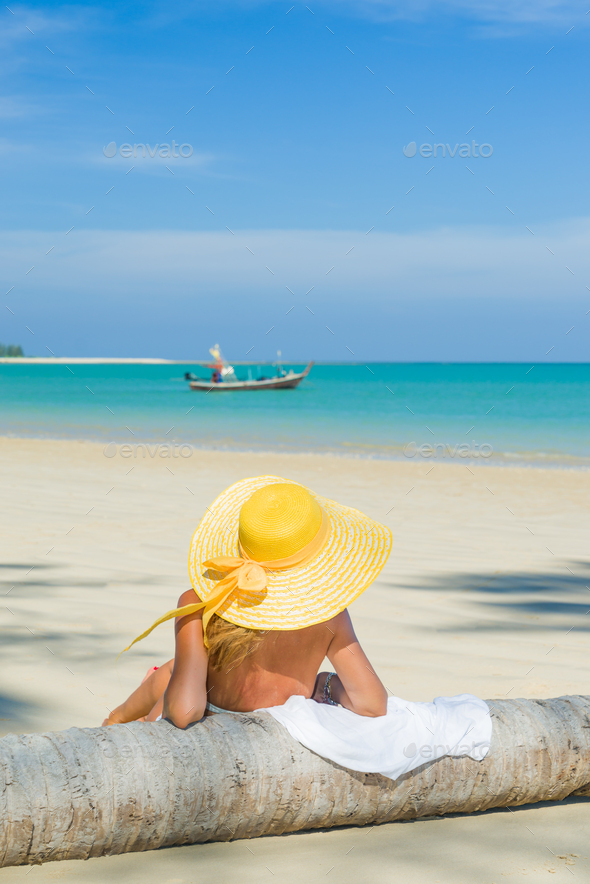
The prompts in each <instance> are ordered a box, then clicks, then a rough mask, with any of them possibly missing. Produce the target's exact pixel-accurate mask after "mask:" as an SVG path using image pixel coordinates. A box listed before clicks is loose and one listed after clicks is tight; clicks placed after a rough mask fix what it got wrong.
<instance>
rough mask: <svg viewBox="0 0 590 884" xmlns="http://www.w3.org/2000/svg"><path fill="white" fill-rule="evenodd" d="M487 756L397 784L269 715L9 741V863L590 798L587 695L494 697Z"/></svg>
mask: <svg viewBox="0 0 590 884" xmlns="http://www.w3.org/2000/svg"><path fill="white" fill-rule="evenodd" d="M490 706H491V707H492V717H493V725H494V729H493V737H492V747H491V750H490V753H489V754H488V756H487V758H486V759H485V760H484V761H482V762H476V761H472V760H471V759H470V758H449V757H445V758H442V759H440V760H439V761H435V762H431V763H426V764H424V765H422V767H420V768H418V769H417V770H415V771H413V772H412V773H410V774H407V775H405V776H403V777H401V778H400V779H399V780H397V781H395V782H392V781H391V780H389V779H387V778H386V777H382V776H380V775H378V774H362V773H355V772H354V771H350V770H346V769H344V768H341V767H338V765H336V764H333V763H332V762H330V761H326V760H325V759H323V758H320V757H319V756H318V755H315V754H314V753H313V752H310V751H309V750H308V749H305V748H304V747H303V746H301V745H300V744H299V743H297V742H296V741H295V740H294V739H293V738H292V737H290V736H289V734H288V733H287V731H286V730H285V729H284V728H283V727H282V726H281V725H279V724H278V723H277V722H276V721H275V720H274V719H273V718H272V717H271V716H270V715H269V714H268V713H257V714H251V715H247V716H246V715H244V716H235V715H215V716H212V717H211V718H208V719H206V720H205V721H204V722H203V723H202V724H197V725H195V726H193V727H191V728H189V729H188V730H186V731H181V730H177V729H176V728H174V727H172V725H170V724H169V723H168V722H165V721H162V722H158V723H153V724H140V723H137V722H134V723H132V724H128V725H115V726H114V727H109V728H102V727H100V728H86V729H80V728H71V729H70V730H67V731H62V732H58V733H47V734H24V735H21V736H17V735H9V736H6V737H4V738H3V739H1V740H0V763H1V765H2V767H3V769H4V773H5V785H4V786H3V787H2V794H1V796H0V819H1V820H2V833H1V835H0V865H1V866H10V865H19V864H24V863H40V862H46V861H49V860H60V859H87V858H88V857H91V856H104V855H108V854H118V853H126V852H128V851H136V850H151V849H155V848H157V847H165V846H170V845H173V844H175V845H177V844H194V843H197V842H203V841H228V840H231V839H234V838H254V837H257V836H259V835H269V834H280V833H283V832H294V831H297V830H301V829H317V828H324V827H330V826H341V825H365V824H368V823H371V824H375V823H384V822H389V821H392V820H408V819H414V818H416V817H420V816H429V815H432V814H444V813H457V812H462V813H470V812H473V811H479V810H485V809H487V808H491V807H502V806H509V805H513V806H514V805H517V804H525V803H530V802H535V801H543V800H547V799H552V800H556V799H561V798H565V797H566V796H568V795H572V794H578V795H580V794H584V795H590V696H583V697H582V696H575V697H560V698H559V699H555V700H494V701H491V702H490Z"/></svg>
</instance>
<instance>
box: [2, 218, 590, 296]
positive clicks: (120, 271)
mask: <svg viewBox="0 0 590 884" xmlns="http://www.w3.org/2000/svg"><path fill="white" fill-rule="evenodd" d="M589 240H590V219H588V218H582V219H575V220H571V221H569V222H567V223H563V224H561V225H552V226H550V227H549V226H548V227H546V228H540V227H539V228H538V229H536V230H535V235H534V236H531V234H530V233H529V232H528V231H527V230H522V232H521V231H520V230H519V231H515V230H514V229H507V228H491V227H466V228H459V227H457V228H441V229H437V230H432V231H424V232H419V233H407V234H389V233H378V232H372V233H371V234H370V235H369V236H367V235H365V233H364V232H359V231H313V230H312V231H302V230H252V231H234V234H233V235H232V234H231V233H230V232H229V231H225V232H215V233H207V232H190V231H170V230H165V231H164V230H162V231H153V230H152V231H104V230H88V231H79V230H75V231H73V232H72V233H71V234H70V235H69V236H68V237H67V239H66V238H65V237H64V234H63V233H61V232H60V233H58V234H49V233H39V232H28V231H20V232H14V233H12V232H3V233H2V234H1V235H0V257H1V263H2V264H3V265H4V268H5V275H4V279H5V280H6V282H7V283H8V285H7V288H8V287H9V285H11V284H12V283H14V282H15V281H18V280H19V278H22V277H23V274H24V272H25V271H26V270H28V268H29V267H30V266H31V264H35V266H36V271H35V274H34V275H31V276H29V277H27V280H26V286H27V287H33V288H34V287H35V285H36V282H35V280H37V281H38V282H39V284H40V285H42V286H43V287H50V288H52V289H54V290H56V291H60V292H65V291H68V290H76V291H82V290H85V291H92V292H94V291H101V292H105V293H109V292H110V293H113V294H114V295H116V296H117V297H119V295H120V293H121V292H125V293H126V294H127V296H128V297H129V298H130V299H131V300H133V299H134V298H135V297H136V295H138V293H139V292H141V298H142V299H143V298H146V297H147V298H148V299H149V298H152V297H157V293H159V292H161V291H163V290H168V291H174V292H175V293H176V295H175V297H178V298H179V299H181V300H182V298H184V297H188V296H191V297H192V296H193V294H194V293H195V292H197V291H198V292H205V291H215V292H218V293H224V297H226V298H228V299H229V300H230V301H239V300H240V299H241V298H242V297H243V292H245V291H248V292H251V291H256V292H257V293H258V294H259V296H260V297H263V298H272V297H274V296H275V295H276V294H277V293H280V294H281V295H283V294H284V293H285V290H286V288H285V287H286V286H289V288H290V289H292V290H293V291H294V292H295V294H296V295H303V294H304V293H305V292H306V291H307V290H308V289H310V287H311V286H314V287H315V288H314V293H313V294H312V295H311V296H310V297H311V299H313V298H315V297H320V298H328V299H329V300H333V299H341V298H347V299H352V300H354V299H356V298H358V297H359V296H362V298H363V299H364V301H365V302H367V303H369V302H375V303H381V304H387V303H394V302H398V303H399V302H401V303H403V302H404V301H405V300H407V299H418V300H420V301H432V302H435V301H440V300H444V299H447V300H452V301H454V302H457V301H473V300H483V299H489V300H491V301H494V300H497V299H501V298H504V297H510V298H515V299H517V300H520V301H528V300H530V299H535V300H536V301H538V300H539V299H541V300H546V301H551V300H552V299H559V298H563V297H570V298H572V299H577V298H582V297H587V296H588V292H587V291H586V288H585V286H586V285H588V284H590V250H589V249H588V242H589ZM47 243H49V245H55V249H54V251H53V252H52V253H51V254H50V256H48V257H47V258H46V257H45V256H44V252H45V251H46V250H47V248H49V245H47ZM546 246H549V248H550V249H551V250H552V252H553V253H555V254H552V253H551V252H550V251H549V250H548V249H547V248H546ZM351 247H354V248H352V251H349V250H350V249H351ZM249 250H251V251H249ZM347 252H348V255H347V254H346V253H347ZM252 253H253V254H252ZM567 267H569V268H570V270H571V271H573V274H574V275H573V274H572V273H571V272H570V271H568V269H567ZM332 268H333V269H332ZM7 271H8V273H7ZM22 283H25V280H24V279H21V284H22ZM105 296H106V297H109V296H108V294H107V295H105Z"/></svg>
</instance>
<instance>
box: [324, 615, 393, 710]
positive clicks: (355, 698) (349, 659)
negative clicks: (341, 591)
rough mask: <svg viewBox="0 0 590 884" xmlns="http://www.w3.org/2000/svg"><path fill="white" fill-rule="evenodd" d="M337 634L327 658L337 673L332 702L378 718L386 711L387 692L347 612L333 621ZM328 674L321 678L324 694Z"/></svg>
mask: <svg viewBox="0 0 590 884" xmlns="http://www.w3.org/2000/svg"><path fill="white" fill-rule="evenodd" d="M330 629H331V630H332V631H333V632H334V636H333V638H332V641H331V642H330V646H329V648H328V651H327V654H326V656H327V657H328V660H329V661H330V663H331V664H332V666H333V667H334V669H335V670H336V676H335V677H333V678H332V680H331V682H330V692H331V694H332V697H333V699H334V700H335V701H336V702H337V703H340V705H341V706H344V707H345V708H346V709H350V710H351V712H356V713H357V715H367V716H371V717H377V716H379V715H385V714H386V712H387V690H386V689H385V687H384V686H383V684H382V682H381V681H380V679H379V678H378V676H377V675H376V673H375V671H374V669H373V667H372V666H371V664H370V663H369V660H368V658H367V656H366V654H365V652H364V651H363V649H362V648H361V646H360V644H359V642H358V639H357V637H356V635H355V633H354V629H353V627H352V622H351V619H350V615H349V613H348V611H346V610H345V611H342V613H341V614H338V616H337V617H334V619H333V620H331V621H330ZM326 676H327V673H326V674H325V675H324V673H321V677H318V683H317V688H316V693H318V694H319V693H320V689H321V692H322V694H323V689H324V684H325V681H326Z"/></svg>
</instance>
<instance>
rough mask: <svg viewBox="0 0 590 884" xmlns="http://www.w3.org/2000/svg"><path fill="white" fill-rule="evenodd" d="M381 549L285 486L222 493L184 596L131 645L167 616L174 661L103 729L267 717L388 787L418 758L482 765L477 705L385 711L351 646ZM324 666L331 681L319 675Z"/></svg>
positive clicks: (273, 482)
mask: <svg viewBox="0 0 590 884" xmlns="http://www.w3.org/2000/svg"><path fill="white" fill-rule="evenodd" d="M391 543H392V538H391V532H390V531H389V529H388V528H386V527H385V526H383V525H380V524H378V523H376V522H373V521H372V520H371V519H369V518H367V517H366V516H364V515H363V514H362V513H359V512H358V511H357V510H354V509H351V508H350V507H345V506H342V505H340V504H338V503H336V502H335V501H332V500H327V499H326V498H322V497H319V496H318V495H315V494H313V493H312V492H310V491H309V490H308V489H306V488H304V487H303V486H302V485H299V484H296V483H294V482H287V481H285V480H284V479H279V478H277V477H274V476H261V477H258V478H255V479H244V480H243V481H241V482H238V483H237V484H236V485H233V486H231V487H230V488H228V489H227V490H226V491H225V492H224V493H223V494H222V495H221V496H220V497H218V498H217V500H216V501H215V502H214V503H213V504H212V506H211V508H210V509H208V512H207V514H206V515H205V517H204V518H203V520H202V521H201V523H200V525H199V527H198V528H197V530H196V531H195V534H194V535H193V538H192V541H191V547H190V553H189V572H190V577H191V583H192V586H193V589H192V590H188V591H187V592H184V593H183V594H182V595H181V596H180V599H179V601H178V608H176V609H174V610H173V611H169V612H168V613H167V614H165V615H164V616H163V617H161V618H160V619H159V620H157V621H156V622H155V623H154V624H153V626H151V627H150V629H148V630H147V631H146V632H144V633H143V634H142V635H141V636H139V638H137V639H135V641H134V642H133V643H132V644H135V642H136V641H139V640H140V639H142V638H144V637H145V636H146V635H148V634H149V633H150V632H151V631H152V629H154V628H155V627H156V626H157V625H159V624H160V623H163V622H164V621H165V620H169V619H171V618H173V617H174V618H176V624H175V636H176V647H175V654H174V659H173V660H169V661H168V662H167V663H166V664H164V665H163V666H162V667H160V668H157V667H154V668H153V669H152V670H150V671H149V672H148V675H147V676H146V678H145V679H144V681H143V683H142V684H141V685H140V687H139V688H137V690H136V691H134V693H133V694H131V696H130V697H129V698H128V699H127V700H126V701H125V702H124V703H122V704H121V706H118V707H117V708H116V709H114V710H113V711H112V712H111V713H110V715H109V717H108V719H106V721H105V722H104V724H119V723H124V722H128V721H134V720H144V721H155V720H158V719H160V718H162V717H164V718H166V719H167V720H168V721H170V722H171V723H172V724H174V725H175V726H176V727H179V728H186V727H187V726H188V725H190V724H192V723H194V722H198V721H200V720H201V719H202V718H203V716H204V715H206V714H215V713H219V712H230V713H245V712H253V711H254V710H260V709H266V710H268V711H269V712H270V713H271V714H272V715H273V716H274V717H275V718H276V719H277V720H278V721H280V722H281V723H282V724H284V726H285V727H287V729H288V730H289V731H290V733H291V734H292V735H293V736H295V737H296V738H297V739H298V740H299V741H300V742H302V743H303V744H304V745H307V746H308V747H309V748H311V749H314V751H317V752H319V754H323V755H325V756H326V757H331V758H332V759H333V760H335V761H338V763H341V764H345V765H346V766H349V767H353V768H354V769H356V770H369V771H381V772H383V773H386V775H388V776H398V775H399V773H400V772H404V771H406V770H411V769H412V767H416V766H418V765H419V764H420V763H422V760H421V758H420V757H418V756H419V755H420V751H421V750H423V749H424V747H425V746H426V747H427V749H429V751H430V749H432V752H433V753H434V754H433V756H432V757H440V756H441V755H444V754H458V755H464V754H469V755H471V757H473V758H481V757H483V756H484V755H485V754H486V751H487V748H486V747H485V745H484V743H486V741H487V743H488V744H489V737H490V736H491V722H490V717H489V710H488V708H487V706H486V704H485V703H484V702H483V701H482V700H478V699H477V698H476V697H472V696H471V695H468V694H462V695H460V696H459V697H456V698H439V699H438V700H436V701H434V703H430V704H426V703H406V702H405V701H403V700H399V699H397V698H393V697H392V698H390V699H389V700H388V699H387V691H386V689H385V687H384V686H383V684H382V683H381V681H380V680H379V678H378V676H377V675H376V673H375V672H374V670H373V667H372V666H371V664H370V663H369V660H368V659H367V657H366V655H365V653H364V651H363V649H362V648H361V646H360V644H359V642H358V640H357V638H356V635H355V633H354V629H353V627H352V623H351V620H350V616H349V614H348V610H347V606H348V605H349V604H350V603H351V602H352V601H354V599H356V598H357V597H358V596H359V595H360V594H361V593H362V592H363V591H364V590H365V589H366V588H367V587H368V586H369V585H370V584H371V583H372V582H373V580H374V579H375V577H376V576H377V574H379V572H380V571H381V570H382V568H383V566H384V564H385V562H386V560H387V557H388V556H389V553H390V550H391ZM130 647H131V645H130ZM126 650H128V648H126ZM326 657H327V658H328V660H329V661H330V663H331V664H332V666H333V667H334V670H335V672H331V673H328V672H320V673H319V675H318V669H319V668H320V666H321V664H322V661H323V660H324V659H325V658H326ZM312 701H315V702H312ZM318 704H321V708H322V709H325V712H321V713H320V711H319V710H320V706H318ZM437 704H438V705H437ZM336 706H338V707H342V708H338V709H334V708H329V707H336ZM363 721H364V722H365V724H364V725H363V724H362V722H363ZM371 722H373V724H371ZM470 732H473V739H472V740H471V745H468V744H466V745H464V746H460V745H459V744H460V741H461V739H462V738H463V737H465V736H466V735H467V734H469V733H470ZM327 747H328V748H327ZM329 747H332V748H329ZM412 747H413V748H412ZM474 747H475V748H474ZM361 756H362V757H361ZM422 758H424V755H423V754H422ZM372 765H373V766H372Z"/></svg>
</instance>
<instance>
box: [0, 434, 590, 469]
mask: <svg viewBox="0 0 590 884" xmlns="http://www.w3.org/2000/svg"><path fill="white" fill-rule="evenodd" d="M8 440H10V441H16V442H19V441H22V442H25V441H26V442H31V441H39V442H65V443H68V442H71V443H82V444H87V445H99V446H102V447H103V449H104V448H106V447H108V446H110V445H117V446H118V447H122V446H124V445H130V446H135V447H137V446H142V445H143V446H155V445H162V444H166V445H171V444H176V445H189V446H190V447H191V448H192V449H193V451H198V452H201V453H203V454H228V455H229V454H237V455H239V454H244V455H248V454H251V455H263V456H285V457H299V456H302V457H306V456H307V457H335V458H338V459H341V460H345V461H347V460H351V461H367V462H377V463H408V464H411V463H414V464H424V465H425V466H428V465H431V466H436V465H437V464H440V465H442V464H444V465H447V466H457V467H468V468H471V467H477V468H481V469H487V468H490V467H505V468H507V469H513V468H517V469H518V468H523V469H546V470H568V471H571V470H578V471H580V472H588V471H590V458H580V457H576V456H574V455H570V456H565V455H555V456H552V455H544V454H536V455H534V454H533V456H531V457H526V455H518V454H512V453H502V454H499V453H495V452H494V453H493V454H492V455H491V456H490V457H488V458H482V457H478V456H473V455H470V456H469V457H463V456H462V455H459V454H457V455H456V456H453V455H449V456H443V457H438V456H436V457H435V456H432V457H427V456H418V455H415V456H413V457H408V456H407V455H404V454H403V451H404V449H403V447H401V446H400V448H399V449H397V453H391V454H385V453H381V452H379V451H370V452H367V451H362V450H355V449H354V448H353V446H350V448H349V449H347V450H342V449H340V450H338V449H332V448H330V449H313V448H312V449H310V448H288V447H276V446H275V447H274V448H255V447H247V446H240V445H236V446H231V445H224V446H222V445H220V446H217V447H211V446H207V445H202V446H201V445H199V444H198V443H195V442H193V441H189V440H187V439H181V440H177V439H170V438H169V437H166V436H144V437H141V438H140V437H138V436H134V438H133V439H131V440H129V439H128V438H127V437H125V438H123V437H122V436H121V437H120V438H113V437H112V436H111V437H106V436H105V437H104V438H102V439H98V438H89V437H85V436H84V437H80V436H52V435H45V436H42V435H30V436H26V435H16V434H15V435H10V434H6V433H0V442H2V441H8ZM106 456H107V457H108V456H109V455H106ZM152 457H153V455H152Z"/></svg>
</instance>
